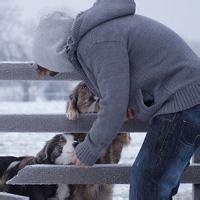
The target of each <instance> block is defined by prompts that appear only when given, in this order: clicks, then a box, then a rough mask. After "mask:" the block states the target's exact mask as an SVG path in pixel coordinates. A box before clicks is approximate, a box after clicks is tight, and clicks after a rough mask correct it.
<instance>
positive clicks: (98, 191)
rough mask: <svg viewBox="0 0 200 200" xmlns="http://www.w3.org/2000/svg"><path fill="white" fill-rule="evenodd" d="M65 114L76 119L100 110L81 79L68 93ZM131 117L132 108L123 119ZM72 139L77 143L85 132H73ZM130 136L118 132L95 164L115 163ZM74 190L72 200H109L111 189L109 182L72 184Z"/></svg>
mask: <svg viewBox="0 0 200 200" xmlns="http://www.w3.org/2000/svg"><path fill="white" fill-rule="evenodd" d="M67 102H68V103H67V109H66V114H67V117H68V119H70V120H76V119H78V117H79V115H80V114H84V113H98V112H99V110H100V105H99V99H98V98H97V97H95V96H94V95H93V93H92V92H91V91H90V90H89V88H88V87H87V86H86V84H85V83H84V82H83V81H81V82H80V83H79V84H78V85H77V86H76V87H75V89H74V90H73V91H72V94H70V95H69V99H68V101H67ZM130 117H132V110H128V112H127V116H126V118H125V119H124V121H127V120H128V119H129V118H130ZM73 135H74V140H75V141H78V143H80V142H82V141H83V140H84V138H85V136H86V133H73ZM130 141H131V137H130V134H129V133H119V134H118V135H117V136H116V138H115V139H114V140H113V141H112V143H111V144H110V145H109V146H108V148H107V149H106V150H105V151H104V153H103V154H102V155H101V156H100V158H99V159H98V160H97V161H96V164H116V163H118V162H119V160H120V158H121V153H122V150H123V147H125V146H127V145H128V144H130ZM73 187H74V188H73V190H74V192H73V193H72V200H93V199H95V200H100V199H104V200H111V199H112V189H113V185H111V184H102V185H74V186H73Z"/></svg>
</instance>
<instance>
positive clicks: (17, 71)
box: [0, 62, 81, 81]
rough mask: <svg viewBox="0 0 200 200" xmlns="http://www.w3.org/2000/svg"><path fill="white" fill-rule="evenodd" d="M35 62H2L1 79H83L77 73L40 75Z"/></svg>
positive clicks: (0, 68) (0, 65) (0, 63)
mask: <svg viewBox="0 0 200 200" xmlns="http://www.w3.org/2000/svg"><path fill="white" fill-rule="evenodd" d="M36 68H37V67H36V66H35V64H34V63H33V62H0V80H29V81H30V80H37V81H44V80H51V81H53V80H55V81H56V80H57V81H58V80H81V78H80V76H79V75H78V74H77V73H62V74H58V75H56V76H55V77H51V76H39V75H38V74H37V73H36Z"/></svg>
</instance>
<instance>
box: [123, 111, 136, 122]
mask: <svg viewBox="0 0 200 200" xmlns="http://www.w3.org/2000/svg"><path fill="white" fill-rule="evenodd" d="M134 116H135V112H134V110H133V109H132V108H128V110H127V113H126V119H125V121H128V120H129V119H133V118H134Z"/></svg>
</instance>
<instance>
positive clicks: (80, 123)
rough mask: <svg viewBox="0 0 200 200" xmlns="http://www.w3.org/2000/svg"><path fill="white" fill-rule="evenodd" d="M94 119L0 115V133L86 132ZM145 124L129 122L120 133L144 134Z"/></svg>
mask: <svg viewBox="0 0 200 200" xmlns="http://www.w3.org/2000/svg"><path fill="white" fill-rule="evenodd" d="M95 119H96V115H95V114H88V115H80V117H79V119H78V120H75V121H71V120H68V119H67V117H66V115H64V114H63V115H0V132H66V133H67V132H68V133H71V132H77V133H82V132H86V133H87V132H88V131H89V130H90V128H91V126H92V124H93V122H94V120H95ZM146 128H147V123H146V122H143V123H141V122H140V123H139V122H138V121H137V120H130V121H128V122H126V123H124V125H123V126H122V128H121V131H122V132H125V131H126V132H145V131H146Z"/></svg>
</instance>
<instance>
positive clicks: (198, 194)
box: [192, 148, 200, 200]
mask: <svg viewBox="0 0 200 200" xmlns="http://www.w3.org/2000/svg"><path fill="white" fill-rule="evenodd" d="M193 163H195V164H198V163H200V148H199V149H198V150H197V151H196V153H195V154H194V157H193ZM192 199H193V200H199V199H200V184H193V185H192Z"/></svg>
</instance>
